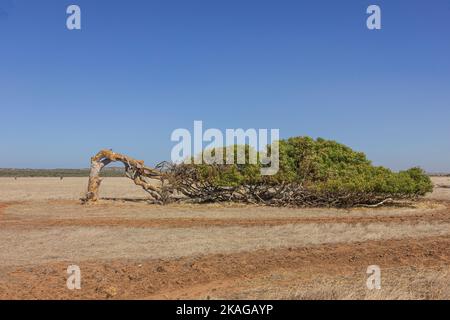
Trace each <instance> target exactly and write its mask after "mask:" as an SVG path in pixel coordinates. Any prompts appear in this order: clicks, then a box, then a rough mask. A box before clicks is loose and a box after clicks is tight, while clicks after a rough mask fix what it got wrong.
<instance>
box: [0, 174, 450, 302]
mask: <svg viewBox="0 0 450 320" xmlns="http://www.w3.org/2000/svg"><path fill="white" fill-rule="evenodd" d="M434 181H435V183H436V184H450V178H435V179H434ZM86 186H87V179H86V178H65V179H64V180H62V181H61V180H59V179H58V178H19V179H18V180H14V179H13V178H0V270H2V271H1V272H2V274H0V276H1V279H0V280H1V281H0V289H3V293H2V292H0V298H1V297H2V296H6V297H8V296H17V297H30V296H31V297H40V296H44V297H49V298H55V297H56V298H57V297H65V298H70V297H71V296H70V295H69V293H67V292H66V291H65V290H66V289H65V278H64V277H65V276H66V275H65V273H64V272H65V270H64V266H65V265H66V263H76V264H80V265H83V264H88V265H89V268H90V270H96V271H95V273H94V271H92V272H93V274H90V275H86V276H87V277H88V278H89V279H90V281H91V282H90V283H89V286H90V287H89V288H90V290H91V291H89V293H88V294H86V295H83V293H84V292H83V293H80V296H79V297H85V296H89V297H94V298H98V297H105V296H102V295H101V294H99V292H98V291H97V288H98V287H99V286H100V285H101V287H110V286H111V284H110V283H104V280H99V279H100V278H101V276H98V274H97V272H103V271H104V270H108V266H109V265H110V264H111V263H112V262H113V261H116V262H117V261H118V260H120V261H125V262H121V264H120V268H117V269H114V268H112V269H111V270H110V271H111V274H110V277H111V278H110V279H112V280H111V281H116V284H115V285H116V286H117V287H122V288H123V289H122V290H123V291H122V293H121V294H122V297H132V298H142V297H145V298H146V297H158V295H159V297H161V294H163V293H164V292H165V291H164V290H166V289H167V288H166V283H169V282H170V281H172V280H171V279H172V278H176V279H177V280H176V281H175V280H174V283H172V284H171V290H172V291H171V293H170V295H168V296H169V297H180V296H183V294H182V293H183V292H185V293H186V295H187V296H188V297H190V298H206V296H205V295H204V293H205V292H210V291H211V290H212V287H215V286H217V287H218V288H223V290H222V291H221V292H220V294H217V291H215V292H216V294H215V295H212V296H211V297H212V298H257V299H260V298H261V299H268V298H269V299H270V298H275V299H449V298H450V295H449V292H448V288H449V263H448V261H449V257H448V254H447V253H446V252H445V251H446V246H447V245H446V243H448V239H449V237H450V219H449V215H450V207H449V205H448V203H447V202H436V201H434V200H433V199H439V200H445V201H450V189H446V188H436V189H435V191H434V192H433V194H432V195H430V196H428V200H426V201H423V202H419V203H416V204H414V206H412V207H403V208H378V209H364V208H355V209H351V210H339V209H289V208H268V207H258V206H244V205H236V204H228V205H217V204H216V205H201V206H200V205H176V204H174V205H169V206H156V205H149V204H147V203H145V201H142V200H145V199H146V194H145V192H143V191H142V190H141V189H140V188H138V187H136V186H135V185H134V184H133V182H132V181H130V180H128V179H126V178H106V179H105V181H104V184H103V186H102V189H101V195H102V196H103V197H106V198H116V199H118V200H117V201H101V202H100V203H99V204H98V205H93V206H82V205H80V203H79V202H78V199H79V198H80V197H81V196H82V195H83V194H84V192H85V189H86ZM130 200H132V201H130ZM2 202H3V203H2ZM367 217H369V218H370V217H372V218H374V219H366V220H364V219H362V218H367ZM308 218H324V219H323V220H321V221H314V220H310V221H308V220H307V219H308ZM391 218H392V219H391ZM158 219H159V220H164V221H165V222H167V221H170V222H171V223H172V222H183V223H185V222H192V221H194V222H196V223H198V222H199V221H200V220H201V221H200V222H201V223H203V225H202V226H201V227H200V226H198V225H195V224H191V225H190V224H189V223H186V224H185V225H184V227H179V226H177V224H176V223H172V224H170V223H167V225H166V227H159V226H158V224H152V223H154V222H157V223H159V222H158ZM202 219H203V220H202ZM208 219H209V220H211V221H212V220H213V219H216V220H220V221H219V222H220V223H221V224H220V225H214V226H213V225H208ZM244 219H247V220H249V221H259V222H260V223H261V224H260V225H251V224H249V225H247V226H245V227H244V226H243V225H236V224H234V223H236V221H242V220H244ZM270 219H281V220H283V219H285V220H289V219H298V220H297V221H296V222H292V223H290V222H289V223H290V224H286V223H284V224H273V225H272V224H268V225H264V223H266V222H267V221H269V220H270ZM302 219H303V220H302ZM326 219H329V220H326ZM343 219H347V220H343ZM358 219H359V220H358ZM138 220H139V221H140V223H142V226H141V227H135V226H134V225H133V224H132V223H131V222H139V221H138ZM108 221H109V222H111V224H110V225H108V224H106V223H105V222H108ZM344 221H348V222H347V223H343V222H344ZM355 221H356V222H355ZM64 222H70V223H66V224H64ZM77 222H78V223H81V224H80V225H77ZM123 222H128V225H127V224H122V223H123ZM145 222H148V223H147V224H146V223H145ZM436 236H441V239H440V240H439V239H434V238H432V237H436ZM442 238H443V239H444V240H442ZM394 239H398V240H399V241H401V242H402V244H392V243H391V247H390V249H389V250H387V251H383V250H385V246H386V244H387V243H388V242H389V241H394ZM418 239H419V240H418ZM425 240H426V241H425ZM371 241H380V243H378V244H377V248H378V249H377V250H378V251H376V250H375V249H373V250H375V251H373V252H372V253H369V254H367V255H366V258H367V259H366V260H364V262H362V261H359V262H358V261H357V262H358V263H354V261H353V260H351V259H352V257H353V255H358V254H361V252H360V250H361V247H362V246H364V245H367V246H366V248H371V245H370V243H371ZM424 241H425V243H426V245H423V244H422V242H424ZM446 241H447V242H446ZM412 242H414V245H411V246H409V247H408V245H409V244H410V243H412ZM405 243H406V245H405ZM329 245H336V246H337V247H341V248H342V247H345V250H346V251H345V252H346V254H347V255H348V256H346V257H344V258H343V257H339V255H334V256H333V253H334V252H335V251H334V249H329V250H328V249H327V250H328V251H326V252H328V253H327V254H325V256H324V252H325V251H323V250H325V249H324V248H322V247H324V246H329ZM291 249H292V250H294V251H295V250H300V251H297V253H296V254H297V256H298V255H301V254H303V253H302V252H303V250H305V252H306V253H305V256H304V257H305V259H306V260H307V261H303V262H302V263H303V264H302V265H303V267H302V268H301V269H296V264H297V263H298V261H300V260H296V258H295V255H294V254H292V253H291V251H290V250H291ZM316 249H317V251H314V250H316ZM259 250H275V251H276V252H282V253H280V255H279V256H278V253H276V252H275V253H273V255H274V257H272V262H271V263H270V264H269V262H268V261H267V257H262V258H261V257H257V256H252V254H255V253H256V252H259ZM311 250H312V251H314V252H315V253H311V254H308V252H310V251H311ZM414 250H415V251H414ZM339 252H340V253H341V254H342V251H339ZM379 252H381V253H379ZM393 252H395V253H393ZM213 254H217V255H223V256H221V257H220V259H219V261H220V263H219V262H218V263H216V264H210V266H209V269H207V271H205V272H203V271H202V269H201V268H200V269H195V268H194V269H193V268H192V265H191V263H190V262H189V261H184V260H183V261H184V262H182V263H181V262H180V263H181V265H178V264H177V261H180V260H182V259H186V260H190V259H192V260H196V259H197V260H198V259H201V257H206V258H205V260H204V263H205V264H207V263H208V261H210V260H208V259H210V258H209V255H213ZM240 254H242V255H247V256H248V257H250V258H246V257H241V258H240V259H241V260H239V261H240V264H239V265H240V267H239V268H240V269H245V270H246V271H245V274H242V273H241V272H240V271H239V270H234V269H233V268H234V267H233V263H236V261H237V260H236V259H238V258H236V257H237V256H236V255H240ZM377 254H382V256H381V258H382V259H385V261H390V267H389V268H387V269H382V272H383V276H382V277H383V278H382V290H381V291H376V292H369V291H367V290H366V289H365V285H364V284H365V282H364V281H365V279H366V277H367V275H366V274H365V270H364V269H362V268H366V267H367V263H371V264H372V261H373V260H376V259H377V257H378V255H377ZM403 254H404V256H403ZM251 257H253V258H251ZM255 257H256V258H258V261H259V262H258V263H257V264H254V265H253V264H252V263H251V261H247V260H246V259H253V260H255V259H256V258H255ZM360 258H361V257H360ZM381 258H380V259H381ZM399 258H404V259H406V260H402V261H403V262H402V263H399V262H397V260H400V259H399ZM157 259H162V260H157ZM259 259H260V260H259ZM336 259H340V265H338V264H336ZM349 259H350V260H349ZM310 260H311V261H314V262H313V263H312V264H311V265H310V264H309V262H308V261H310ZM138 261H139V265H140V263H142V264H144V265H145V263H147V264H148V265H151V266H154V265H158V264H159V261H163V262H164V263H167V264H168V265H176V266H177V267H176V269H174V270H177V273H174V274H172V275H171V277H165V276H164V272H163V271H162V272H161V274H158V273H155V272H159V271H154V269H151V270H146V271H145V272H147V273H143V275H141V276H140V277H141V278H140V280H139V276H138V275H139V274H141V272H143V271H142V269H141V268H140V267H138V266H136V265H137V264H138ZM280 261H283V263H284V264H285V265H286V266H289V270H279V264H280ZM405 261H407V262H408V263H409V264H407V263H405ZM425 262H426V263H425ZM427 263H431V264H432V265H427ZM52 264H57V266H54V267H52V268H53V269H51V268H50V267H48V266H49V265H52ZM224 264H225V265H226V266H228V267H229V268H230V269H226V270H225V269H223V267H222V266H223V265H224ZM335 264H336V265H335ZM266 265H268V266H267V267H266ZM413 265H416V266H420V268H419V269H417V268H413V267H412V266H413ZM246 266H249V267H248V268H247V267H246ZM305 266H306V267H305ZM324 267H326V268H325V269H324ZM350 267H351V268H353V269H351V270H350V269H348V268H350ZM355 267H357V268H359V269H358V270H355V269H354V268H355ZM20 268H22V269H20ZM48 268H50V269H48ZM152 268H153V267H152ZM156 269H157V267H155V270H156ZM18 270H21V271H20V272H19V271H18ZM35 270H40V273H39V274H38V275H35V274H34V272H35ZM48 270H51V272H50V271H48ZM99 270H100V271H99ZM123 270H125V271H123ZM129 270H131V271H129ZM221 270H222V271H223V272H222V273H223V274H222V275H221V276H220V277H222V278H220V277H219V278H220V279H222V280H220V281H221V283H216V282H214V281H215V280H214V279H213V277H212V276H211V274H216V275H218V274H220V272H221ZM224 270H225V271H224ZM269 271H271V272H269ZM16 272H18V273H16ZM180 272H181V273H182V274H183V272H187V274H190V275H191V277H192V278H191V280H189V281H187V282H186V283H188V284H187V285H186V286H184V285H183V281H184V278H183V277H181V276H178V273H180ZM267 272H269V274H268V275H264V276H257V277H256V276H254V274H255V273H258V274H260V273H267ZM118 275H121V276H120V277H119V278H117V277H118ZM228 275H229V276H228ZM3 276H5V277H3ZM200 276H202V279H203V283H202V284H199V285H198V286H197V283H196V281H198V277H200ZM17 277H19V278H17ZM40 277H47V278H48V279H47V280H48V281H49V282H48V283H41V284H39V285H40V286H39V287H37V288H34V289H33V288H30V287H27V285H26V283H29V281H28V280H27V279H29V278H32V279H38V278H40ZM148 277H150V278H151V279H152V281H161V283H160V286H159V287H157V288H156V289H154V290H153V291H152V290H148V288H142V285H141V283H142V281H144V280H145V279H146V278H148ZM223 277H226V278H223ZM227 277H229V278H227ZM135 278H136V279H138V280H139V281H137V280H136V281H137V282H136V283H135V282H133V281H134V280H133V279H135ZM5 279H6V280H5ZM21 279H23V282H21V281H22V280H21ZM224 279H225V280H224ZM60 280H61V281H60ZM8 281H9V282H8ZM177 281H178V282H180V283H181V284H180V283H178V282H177ZM97 282H98V283H97ZM228 282H229V283H228ZM22 283H23V284H24V285H23V286H22V285H21V284H22ZM31 283H33V282H31ZM149 283H150V282H149ZM227 283H228V284H227ZM202 286H205V287H202ZM227 286H228V287H227ZM155 287H156V286H155ZM205 288H206V289H207V290H206V289H205ZM194 289H195V290H196V291H195V290H194ZM8 290H9V291H8ZM33 290H34V291H33ZM52 290H53V291H52ZM127 290H131V291H129V292H131V293H127V292H128V291H127ZM193 290H194V291H193ZM0 291H1V290H0ZM150 291H151V292H150ZM43 292H55V294H54V295H51V294H50V293H49V294H47V295H45V294H44V293H43ZM16 293H17V294H16ZM150 293H151V295H150ZM164 294H165V293H164ZM188 294H189V295H188ZM106 297H109V296H108V295H107V296H106Z"/></svg>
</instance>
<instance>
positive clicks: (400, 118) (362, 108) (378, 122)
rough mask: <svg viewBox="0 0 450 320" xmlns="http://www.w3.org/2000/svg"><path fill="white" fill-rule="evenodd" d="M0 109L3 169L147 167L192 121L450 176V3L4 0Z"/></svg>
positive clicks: (0, 9)
mask: <svg viewBox="0 0 450 320" xmlns="http://www.w3.org/2000/svg"><path fill="white" fill-rule="evenodd" d="M70 4H77V5H79V6H80V7H81V10H82V30H81V31H69V30H67V29H66V17H67V14H66V12H65V11H66V8H67V6H68V5H70ZM370 4H378V5H380V6H381V9H382V30H380V31H369V30H368V29H367V28H366V18H367V14H366V8H367V7H368V5H370ZM0 109H1V122H0V150H1V151H0V155H1V156H0V167H33V168H52V167H87V166H88V165H89V157H90V156H92V155H93V154H94V153H96V152H97V151H98V150H99V149H101V148H113V149H114V150H115V151H118V152H123V153H127V154H130V155H132V156H135V157H137V158H141V159H144V160H146V161H147V162H148V163H149V164H154V163H155V162H158V161H162V160H167V159H170V150H171V148H172V146H173V145H174V143H173V142H171V141H170V134H171V132H172V131H173V130H174V129H176V128H188V129H190V128H192V126H193V121H194V120H203V121H204V125H205V127H208V128H212V127H214V128H220V129H225V128H240V127H242V128H279V129H280V134H281V136H282V137H289V136H297V135H309V136H312V137H324V138H328V139H333V140H337V141H340V142H342V143H345V144H347V145H349V146H351V147H352V148H354V149H357V150H360V151H364V152H366V154H367V155H368V157H369V158H370V159H372V160H373V161H374V163H375V164H377V165H384V166H387V167H390V168H392V169H394V170H398V169H404V168H407V167H411V166H416V165H419V166H422V167H423V168H424V169H426V170H428V171H450V1H444V0H433V1H425V0H420V1H414V0H408V1H401V0H389V1H378V0H377V1H375V0H371V1H365V0H354V1H348V0H345V1H344V0H343V1H331V0H329V1H323V0H320V1H318V0H314V1H313V0H309V1H299V0H292V1H287V0H270V1H266V0H245V1H244V0H226V1H225V0H182V1H181V0H179V1H173V0H158V1H153V0H149V1H144V0H142V1H138V0H130V1H106V0H96V1H92V0H72V1H65V0H42V1H28V0H15V1H14V0H0Z"/></svg>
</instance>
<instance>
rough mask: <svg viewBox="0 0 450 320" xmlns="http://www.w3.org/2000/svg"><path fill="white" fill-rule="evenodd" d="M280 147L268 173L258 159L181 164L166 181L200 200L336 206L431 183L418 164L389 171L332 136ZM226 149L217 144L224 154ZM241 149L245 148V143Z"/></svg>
mask: <svg viewBox="0 0 450 320" xmlns="http://www.w3.org/2000/svg"><path fill="white" fill-rule="evenodd" d="M234 148H235V150H236V148H237V146H234ZM279 149H280V170H279V172H278V173H277V174H276V175H273V176H263V175H261V173H260V169H261V167H262V164H261V163H260V161H258V163H257V164H250V163H248V162H247V163H245V164H232V165H225V164H180V165H172V166H170V167H169V169H168V170H167V172H169V173H170V174H169V177H170V181H171V184H170V185H171V187H172V188H173V189H174V190H177V191H180V192H181V193H183V194H184V195H185V196H187V197H189V198H191V199H196V200H197V201H200V202H214V201H244V202H251V203H262V204H268V205H295V206H338V207H348V206H356V205H367V206H371V205H379V204H383V203H385V202H387V201H391V200H396V199H416V198H418V197H420V196H423V195H425V194H426V193H427V192H431V191H432V188H433V186H432V183H431V180H430V178H429V177H428V176H427V175H426V174H425V172H424V171H423V170H422V169H420V168H411V169H409V170H406V171H401V172H393V171H391V170H389V169H387V168H384V167H379V166H373V165H372V163H371V162H370V161H369V160H368V159H367V157H366V155H365V154H364V153H362V152H356V151H353V150H352V149H351V148H349V147H347V146H345V145H343V144H340V143H337V142H335V141H330V140H324V139H320V138H319V139H317V140H314V139H312V138H309V137H294V138H289V139H286V140H281V141H280V144H279ZM230 150H231V149H230V148H224V149H223V150H222V152H223V155H224V158H226V154H227V152H229V151H230ZM245 152H246V153H249V152H250V147H249V146H245Z"/></svg>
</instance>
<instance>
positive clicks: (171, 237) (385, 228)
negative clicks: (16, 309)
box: [0, 223, 450, 265]
mask: <svg viewBox="0 0 450 320" xmlns="http://www.w3.org/2000/svg"><path fill="white" fill-rule="evenodd" d="M442 235H450V224H447V223H445V224H431V223H419V224H415V225H408V224H386V225H385V224H378V223H374V224H366V225H349V224H343V223H341V224H339V223H333V224H325V223H324V224H298V225H283V226H274V227H248V228H243V227H214V228H172V229H170V230H168V229H161V228H145V229H142V228H89V227H88V228H52V229H49V230H45V229H44V230H36V231H29V230H8V229H6V230H0V252H2V261H1V265H27V264H31V265H32V264H39V263H46V262H51V261H72V262H76V261H83V260H89V259H99V260H106V259H155V258H176V257H181V256H189V255H200V254H210V253H230V252H240V251H250V250H257V249H271V248H279V247H298V246H312V245H320V244H326V243H349V242H360V241H369V240H379V239H401V238H407V237H411V238H420V237H431V236H442Z"/></svg>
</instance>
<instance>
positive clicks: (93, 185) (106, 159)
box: [83, 150, 163, 203]
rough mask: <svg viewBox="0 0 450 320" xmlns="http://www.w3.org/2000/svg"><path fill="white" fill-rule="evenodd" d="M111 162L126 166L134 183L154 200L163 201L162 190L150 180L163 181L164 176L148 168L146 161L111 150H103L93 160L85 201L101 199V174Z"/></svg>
mask: <svg viewBox="0 0 450 320" xmlns="http://www.w3.org/2000/svg"><path fill="white" fill-rule="evenodd" d="M111 162H121V163H123V164H124V166H125V173H126V175H127V177H128V178H130V179H131V180H133V181H134V183H135V184H136V185H138V186H140V187H142V188H143V189H144V190H145V191H146V192H148V193H149V194H150V196H151V197H152V198H153V199H154V200H157V201H159V200H161V198H162V196H161V194H160V192H161V188H158V187H156V186H154V185H152V184H151V183H150V182H149V181H148V180H149V179H153V180H155V179H159V180H162V179H163V174H162V173H161V172H159V171H157V170H155V169H153V168H149V167H146V166H145V165H144V161H140V160H135V159H133V158H130V157H128V156H125V155H122V154H120V153H115V152H113V151H111V150H101V151H100V152H99V153H97V154H96V155H95V156H94V157H92V158H91V171H90V174H89V183H88V191H87V193H86V196H85V198H84V199H83V201H84V202H85V203H88V202H96V201H97V200H98V199H99V196H98V192H99V188H100V184H101V182H102V179H101V178H100V172H101V171H102V169H103V168H104V167H105V166H107V165H108V164H110V163H111Z"/></svg>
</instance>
